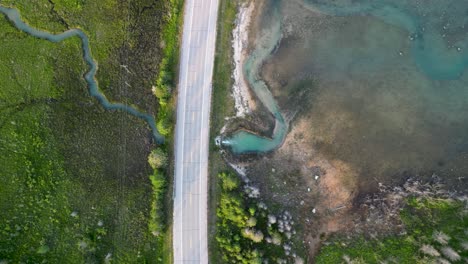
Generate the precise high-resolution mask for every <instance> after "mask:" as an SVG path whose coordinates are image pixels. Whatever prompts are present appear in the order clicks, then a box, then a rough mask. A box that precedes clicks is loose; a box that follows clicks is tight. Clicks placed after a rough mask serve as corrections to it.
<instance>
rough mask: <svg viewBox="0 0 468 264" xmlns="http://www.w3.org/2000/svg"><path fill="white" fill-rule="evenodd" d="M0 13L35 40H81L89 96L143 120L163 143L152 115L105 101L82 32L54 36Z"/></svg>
mask: <svg viewBox="0 0 468 264" xmlns="http://www.w3.org/2000/svg"><path fill="white" fill-rule="evenodd" d="M0 12H1V13H3V14H4V15H5V16H6V17H7V18H8V19H9V20H10V22H12V23H13V25H14V26H15V27H16V28H18V29H19V30H21V31H23V32H25V33H27V34H29V35H32V36H34V37H37V38H41V39H46V40H48V41H52V42H60V41H62V40H64V39H67V38H71V37H78V38H79V39H80V40H81V45H82V51H83V59H84V60H85V61H86V63H87V64H88V66H89V70H88V72H86V74H85V75H84V78H85V80H86V83H87V84H88V88H89V93H90V95H91V96H93V97H94V98H96V99H97V100H98V101H99V103H100V104H101V105H102V106H103V107H104V108H105V109H107V110H118V111H124V112H127V113H129V114H131V115H133V116H135V117H137V118H140V119H142V120H144V121H145V122H146V123H147V124H148V125H149V127H150V128H151V131H152V134H153V138H154V139H155V140H156V141H157V142H158V143H162V142H163V141H164V138H163V136H162V135H160V134H159V133H158V130H157V128H156V123H155V120H154V117H153V116H152V115H149V114H146V113H142V112H140V111H138V110H137V109H136V108H134V107H131V106H128V105H124V104H121V103H111V102H109V100H107V98H106V97H105V95H104V94H102V93H101V92H100V90H99V86H98V83H97V81H96V79H95V76H96V72H97V64H96V62H95V61H94V59H93V57H92V54H91V49H90V47H89V39H88V36H87V35H86V34H85V33H84V32H83V31H81V30H80V29H71V30H67V31H65V32H63V33H61V34H56V35H55V34H51V33H49V32H46V31H41V30H38V29H35V28H32V27H30V26H29V25H27V24H26V23H24V22H23V21H22V20H21V16H20V14H19V12H18V11H17V10H16V9H12V8H6V7H2V6H0Z"/></svg>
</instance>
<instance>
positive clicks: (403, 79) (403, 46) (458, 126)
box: [226, 0, 468, 178]
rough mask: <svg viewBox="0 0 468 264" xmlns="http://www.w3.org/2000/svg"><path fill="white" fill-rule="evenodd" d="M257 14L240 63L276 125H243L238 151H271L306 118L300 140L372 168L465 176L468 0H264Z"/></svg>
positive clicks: (370, 171)
mask: <svg viewBox="0 0 468 264" xmlns="http://www.w3.org/2000/svg"><path fill="white" fill-rule="evenodd" d="M255 19H256V20H257V22H259V29H258V30H257V36H256V39H255V41H256V49H255V50H254V52H253V53H252V55H251V57H249V59H248V60H247V62H246V64H245V67H244V70H245V71H246V76H248V81H249V83H250V85H251V87H252V89H253V91H254V92H255V93H256V94H257V95H258V97H259V98H260V100H261V101H262V103H264V104H265V105H266V106H267V108H268V109H269V110H270V111H271V112H272V113H273V114H274V116H275V117H276V119H277V121H276V129H275V133H274V136H273V138H272V139H266V138H262V137H258V136H255V135H253V134H251V133H248V132H245V131H241V132H237V133H235V134H234V135H233V136H232V137H231V138H227V139H226V141H227V145H229V146H230V147H231V148H232V150H233V152H234V153H238V154H239V153H245V152H266V151H271V150H274V149H275V148H277V147H279V146H280V145H281V144H282V143H283V142H284V137H285V136H286V135H287V133H288V129H289V130H290V129H294V128H295V125H296V124H297V122H301V121H302V122H301V124H304V123H305V124H306V128H302V129H303V134H304V135H303V138H304V142H305V143H304V146H303V147H304V148H306V149H314V151H316V152H317V153H318V154H320V155H322V156H325V157H327V158H329V159H332V160H334V159H338V160H342V161H345V162H347V163H348V164H351V166H353V167H354V168H356V169H357V170H358V171H360V172H361V173H364V174H367V175H369V177H371V178H372V177H374V176H376V175H384V174H385V175H394V174H398V173H404V172H405V171H411V172H415V173H420V172H421V173H423V172H425V173H427V172H429V173H430V172H434V173H437V174H447V175H449V174H450V175H456V176H459V177H463V176H464V175H466V171H467V170H468V70H467V67H468V1H464V0H426V1H420V0H365V1H358V0H335V1H329V0H288V1H286V0H282V1H281V0H267V1H266V6H265V10H264V12H263V15H262V16H260V17H257V18H255ZM298 90H304V91H305V92H304V93H299V92H300V91H298ZM298 93H299V94H301V96H302V97H303V98H302V99H301V100H297V98H294V97H295V96H296V95H295V94H298ZM295 111H298V112H299V114H298V115H297V116H296V119H295V120H293V122H292V124H286V123H285V122H284V118H283V115H282V113H283V114H284V113H291V112H295ZM304 131H305V132H304ZM376 177H377V176H376Z"/></svg>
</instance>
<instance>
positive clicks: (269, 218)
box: [268, 215, 276, 224]
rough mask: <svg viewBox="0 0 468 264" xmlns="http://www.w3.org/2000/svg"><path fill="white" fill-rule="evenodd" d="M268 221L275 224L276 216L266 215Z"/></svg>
mask: <svg viewBox="0 0 468 264" xmlns="http://www.w3.org/2000/svg"><path fill="white" fill-rule="evenodd" d="M268 223H269V224H275V223H276V216H274V215H268Z"/></svg>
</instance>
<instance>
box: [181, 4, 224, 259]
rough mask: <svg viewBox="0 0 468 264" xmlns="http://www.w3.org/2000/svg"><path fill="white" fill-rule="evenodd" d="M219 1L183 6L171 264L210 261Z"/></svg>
mask: <svg viewBox="0 0 468 264" xmlns="http://www.w3.org/2000/svg"><path fill="white" fill-rule="evenodd" d="M218 2H219V0H186V4H185V5H186V6H185V14H184V16H185V19H184V21H185V22H184V33H183V34H184V35H183V41H182V53H181V54H182V57H181V64H180V67H181V68H180V74H179V98H178V100H179V101H178V105H177V123H176V135H175V143H176V145H175V165H176V166H175V184H174V187H175V191H174V225H173V226H174V229H173V234H174V235H173V238H174V240H173V247H174V263H180V264H181V263H203V264H205V263H208V230H207V228H208V226H207V216H208V215H207V208H208V201H207V197H208V194H207V190H208V188H207V186H208V136H209V113H210V107H211V90H212V89H211V79H212V75H213V63H214V51H215V40H216V21H217V11H218ZM208 5H209V6H208ZM195 8H196V10H195ZM195 11H196V12H195ZM192 33H193V34H192ZM187 195H188V196H189V197H187ZM195 195H196V196H195ZM193 242H194V243H195V244H193ZM184 243H186V244H185V247H184ZM187 243H188V244H187ZM197 243H198V244H197ZM193 246H195V247H193Z"/></svg>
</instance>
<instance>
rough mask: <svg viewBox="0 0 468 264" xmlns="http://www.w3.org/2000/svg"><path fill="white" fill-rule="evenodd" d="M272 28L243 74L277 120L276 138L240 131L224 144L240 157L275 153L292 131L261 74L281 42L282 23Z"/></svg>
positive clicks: (273, 24) (248, 61) (278, 22)
mask: <svg viewBox="0 0 468 264" xmlns="http://www.w3.org/2000/svg"><path fill="white" fill-rule="evenodd" d="M275 12H276V11H275ZM276 15H278V14H276ZM270 25H271V26H270V28H269V29H268V33H267V34H264V35H263V36H262V38H261V39H260V40H259V43H261V44H260V45H258V47H257V48H256V49H255V50H254V51H253V52H252V54H250V56H249V57H248V58H247V60H246V62H245V64H244V68H243V71H244V76H246V77H247V80H248V82H249V84H250V87H251V88H252V89H253V91H254V92H255V94H256V95H257V97H258V98H259V100H260V102H262V104H263V105H264V106H265V107H266V108H267V109H268V111H270V112H271V113H272V114H273V115H274V117H275V121H276V122H275V129H274V131H273V137H272V138H271V139H270V138H264V137H260V136H258V135H256V134H253V133H251V132H247V131H244V130H241V131H238V132H237V133H235V134H234V135H233V136H232V137H231V138H227V139H224V140H223V141H222V144H223V145H224V146H228V147H229V148H230V149H231V151H232V152H234V153H236V154H243V153H255V152H268V151H272V150H274V149H276V148H277V147H278V146H279V145H281V144H282V142H283V140H284V138H285V137H286V134H287V132H288V124H287V123H286V122H285V120H284V117H283V115H282V114H281V112H280V109H279V107H278V105H277V103H276V101H275V99H274V98H273V95H272V94H271V92H270V90H269V89H268V86H267V85H266V83H265V82H264V81H263V80H261V79H260V77H259V73H258V71H259V69H260V67H261V64H262V63H263V62H264V60H265V59H267V58H268V56H269V55H270V54H271V53H272V52H273V51H274V50H275V48H276V47H277V45H278V44H279V41H280V40H281V34H282V33H281V23H280V20H276V21H273V22H272V23H271V24H270Z"/></svg>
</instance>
